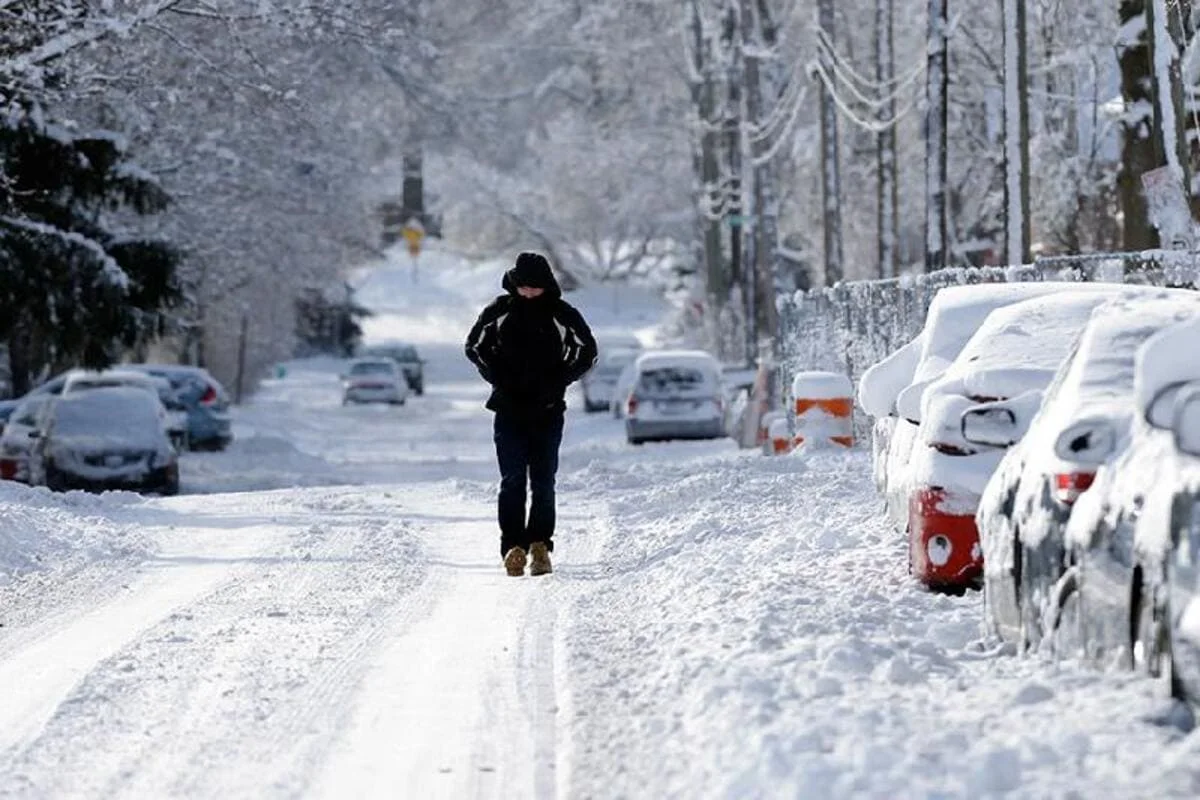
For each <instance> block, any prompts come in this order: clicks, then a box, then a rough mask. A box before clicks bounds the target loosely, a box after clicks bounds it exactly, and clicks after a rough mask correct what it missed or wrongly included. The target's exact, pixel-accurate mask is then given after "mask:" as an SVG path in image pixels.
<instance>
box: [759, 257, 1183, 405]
mask: <svg viewBox="0 0 1200 800" xmlns="http://www.w3.org/2000/svg"><path fill="white" fill-rule="evenodd" d="M1198 265H1200V258H1198V257H1197V255H1196V254H1194V253H1190V252H1185V251H1174V250H1171V251H1168V250H1152V251H1147V252H1143V253H1105V254H1098V255H1086V256H1059V257H1054V258H1044V259H1040V260H1038V261H1036V262H1035V263H1033V264H1028V265H1024V266H1019V267H978V268H955V269H946V270H940V271H938V272H932V273H929V274H925V275H916V276H905V277H901V278H890V279H886V280H873V281H854V282H850V283H841V284H838V285H837V286H835V287H833V288H830V289H812V290H809V291H807V292H797V293H796V294H795V295H793V296H791V297H787V298H783V299H782V300H781V302H780V304H779V326H780V328H779V329H780V350H781V363H780V366H781V367H782V369H781V370H780V371H779V372H780V378H781V379H783V381H784V383H785V384H786V382H787V376H789V375H792V374H794V373H796V372H797V371H800V370H812V369H820V370H829V371H832V372H844V373H845V374H846V375H848V376H850V379H851V380H852V381H854V382H855V384H856V385H857V381H858V378H859V377H860V376H861V375H862V373H863V372H864V371H865V370H866V369H867V368H868V367H870V366H871V365H872V364H874V363H875V362H877V361H879V360H880V359H882V358H883V357H884V356H886V355H888V354H889V353H891V352H893V351H894V350H896V349H897V348H899V347H900V346H901V345H903V344H905V343H906V342H908V341H909V340H911V339H912V338H913V337H914V336H916V335H917V334H918V333H919V332H920V330H921V328H922V326H923V325H924V324H925V315H926V313H927V311H928V310H929V304H930V302H931V301H932V300H933V296H934V295H935V294H937V292H938V290H939V289H943V288H945V287H947V286H962V285H968V284H978V283H1013V282H1025V281H1075V282H1106V283H1129V284H1142V285H1151V286H1164V287H1167V286H1169V287H1186V288H1200V267H1198ZM784 396H786V389H785V390H784ZM860 422H861V420H860Z"/></svg>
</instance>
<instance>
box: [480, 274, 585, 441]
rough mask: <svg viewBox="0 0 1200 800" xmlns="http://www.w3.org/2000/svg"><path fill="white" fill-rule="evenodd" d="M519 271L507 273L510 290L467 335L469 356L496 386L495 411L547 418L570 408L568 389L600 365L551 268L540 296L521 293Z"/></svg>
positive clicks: (543, 278) (540, 280)
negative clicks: (522, 294)
mask: <svg viewBox="0 0 1200 800" xmlns="http://www.w3.org/2000/svg"><path fill="white" fill-rule="evenodd" d="M514 275H515V270H510V271H509V272H507V273H505V275H504V280H503V281H502V282H501V285H502V286H503V288H504V289H505V291H506V292H507V293H506V294H503V295H500V296H499V297H497V298H496V299H495V300H493V301H492V302H491V303H490V304H489V305H488V306H487V308H485V309H484V310H483V312H482V313H481V314H480V315H479V319H478V320H476V321H475V324H474V326H472V328H471V332H470V333H469V334H467V342H466V353H467V358H469V359H470V360H471V363H473V364H474V365H475V367H476V368H477V369H478V370H479V374H480V375H482V376H483V379H484V380H485V381H487V382H488V383H490V384H491V385H492V394H491V396H490V397H489V398H488V401H487V407H488V408H489V409H491V410H492V411H496V412H504V413H510V414H515V415H519V416H523V417H529V418H540V417H547V416H550V415H552V414H555V413H562V412H563V411H564V410H565V409H566V404H565V403H564V402H563V395H564V393H565V392H566V389H567V386H569V385H570V384H571V383H574V382H575V381H577V380H579V379H580V378H581V377H583V375H584V373H586V372H587V371H588V370H589V369H591V368H592V365H593V364H595V363H596V340H595V338H594V337H593V336H592V331H591V329H590V328H588V325H587V323H586V322H585V321H584V319H583V316H582V315H581V314H580V313H579V311H578V310H576V309H575V307H574V306H572V305H571V304H570V303H568V302H567V301H565V300H563V299H562V291H561V290H560V289H559V286H558V282H557V281H556V280H555V279H554V276H553V274H552V273H551V272H550V270H549V266H548V265H547V267H546V269H545V274H544V275H541V276H540V277H539V278H538V279H537V281H536V282H531V281H530V279H529V278H528V276H526V277H525V278H524V279H523V280H522V281H521V284H522V285H525V286H538V285H540V286H541V287H542V288H543V289H544V290H545V291H544V292H543V293H542V295H541V296H539V297H536V298H524V297H521V296H520V295H519V294H517V283H516V282H515V280H514Z"/></svg>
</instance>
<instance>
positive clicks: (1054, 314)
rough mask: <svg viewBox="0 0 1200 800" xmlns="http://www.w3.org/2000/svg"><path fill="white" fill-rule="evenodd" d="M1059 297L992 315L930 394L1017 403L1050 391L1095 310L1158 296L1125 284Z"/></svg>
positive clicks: (1026, 302)
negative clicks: (1114, 301)
mask: <svg viewBox="0 0 1200 800" xmlns="http://www.w3.org/2000/svg"><path fill="white" fill-rule="evenodd" d="M1103 288H1105V287H1102V286H1100V285H1094V286H1093V287H1092V288H1090V289H1085V290H1083V291H1076V289H1075V287H1074V286H1073V287H1072V289H1071V291H1059V292H1057V293H1055V294H1052V295H1048V296H1042V297H1034V298H1032V299H1029V300H1023V301H1021V302H1019V303H1015V304H1013V305H1008V306H1004V307H1002V308H998V309H996V310H994V311H992V312H991V313H990V314H988V317H987V319H986V320H984V322H983V324H982V325H980V326H979V330H978V331H976V332H975V334H974V335H973V336H972V337H971V339H970V341H968V342H967V344H966V346H965V347H963V349H962V352H961V353H959V355H958V358H957V359H955V361H954V363H953V364H951V365H950V367H949V368H948V369H947V370H946V371H945V373H944V374H943V375H942V376H941V378H939V379H938V380H937V382H936V383H935V384H933V385H931V386H930V388H929V390H928V391H926V392H925V396H926V398H928V397H929V396H930V395H932V394H934V393H935V391H947V390H949V391H958V392H962V393H964V394H967V395H969V396H974V397H988V398H1007V397H1015V396H1017V395H1019V394H1022V393H1024V392H1026V391H1029V390H1031V389H1044V388H1045V387H1046V385H1047V384H1048V383H1049V382H1050V379H1051V378H1053V376H1054V373H1055V372H1057V371H1058V367H1059V365H1060V364H1061V363H1062V360H1063V359H1064V358H1065V357H1066V355H1067V353H1068V352H1070V349H1071V346H1072V345H1073V344H1074V343H1075V341H1076V339H1077V338H1078V337H1079V333H1080V331H1082V330H1083V328H1084V326H1085V325H1086V324H1087V322H1088V319H1089V318H1090V317H1091V315H1092V311H1093V309H1095V308H1096V307H1097V306H1100V305H1102V304H1103V303H1105V302H1106V301H1107V300H1109V299H1111V298H1112V297H1114V296H1125V295H1128V296H1139V295H1140V296H1152V295H1154V294H1160V293H1161V292H1162V290H1161V289H1150V288H1146V289H1145V290H1141V291H1139V290H1138V289H1136V288H1134V289H1130V288H1129V287H1124V286H1121V285H1119V284H1109V285H1107V287H1106V290H1100V291H1098V290H1097V289H1103Z"/></svg>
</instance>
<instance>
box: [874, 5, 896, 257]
mask: <svg viewBox="0 0 1200 800" xmlns="http://www.w3.org/2000/svg"><path fill="white" fill-rule="evenodd" d="M893 2H894V0H875V80H876V82H878V83H879V85H880V86H883V87H886V89H885V91H886V92H887V94H889V95H891V94H892V93H893V89H892V81H893V80H894V77H895V71H896V59H895V51H894V48H893V43H894V38H893V19H892V10H893V9H892V4H893ZM895 118H896V101H895V98H891V99H889V100H888V101H887V102H886V103H884V105H883V107H881V108H880V109H879V115H878V119H879V121H880V123H885V122H886V123H890V122H891V121H892V120H894V119H895ZM875 149H876V152H875V159H876V168H877V172H878V178H877V189H878V194H877V198H876V210H877V214H876V233H877V236H878V243H879V253H878V256H879V277H881V278H891V277H894V276H895V275H896V262H897V257H896V244H897V232H898V230H899V227H900V225H899V212H898V208H899V195H898V189H897V186H898V185H899V175H898V171H899V165H898V164H897V163H896V129H895V127H894V126H893V125H891V124H889V125H888V127H887V128H886V129H884V130H880V131H879V133H877V134H876V137H875Z"/></svg>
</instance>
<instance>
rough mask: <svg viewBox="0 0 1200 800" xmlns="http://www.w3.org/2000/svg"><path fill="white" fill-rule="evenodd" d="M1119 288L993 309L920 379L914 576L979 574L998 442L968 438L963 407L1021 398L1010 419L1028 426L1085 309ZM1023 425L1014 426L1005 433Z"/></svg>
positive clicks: (952, 582)
mask: <svg viewBox="0 0 1200 800" xmlns="http://www.w3.org/2000/svg"><path fill="white" fill-rule="evenodd" d="M1121 288H1122V287H1121V286H1120V285H1117V284H1110V291H1108V292H1105V291H1097V290H1095V289H1093V290H1090V291H1083V292H1073V291H1060V292H1057V293H1055V294H1053V295H1045V296H1041V297H1035V298H1033V299H1030V300H1023V301H1021V302H1019V303H1014V304H1012V305H1007V306H1004V307H1002V308H998V309H996V310H994V311H992V312H991V313H990V314H988V316H987V319H985V320H984V322H983V324H982V325H980V326H979V329H978V330H977V331H976V332H975V334H974V335H973V336H972V337H971V338H970V340H969V341H968V342H967V344H966V346H964V347H963V349H962V352H961V353H959V354H958V357H957V358H956V359H955V360H954V363H953V364H951V365H950V366H949V367H948V368H947V369H946V370H945V372H943V373H942V375H941V376H940V377H939V378H938V379H937V380H936V381H933V382H932V383H931V384H929V385H928V386H927V387H925V388H924V389H923V398H922V411H921V419H920V425H919V428H918V433H917V446H916V447H915V448H914V450H913V454H912V460H911V462H910V463H909V466H908V471H907V483H906V488H907V489H908V510H909V513H908V539H909V565H910V567H911V570H912V574H913V575H914V576H915V577H916V578H917V579H918V580H920V581H921V582H922V583H924V584H925V585H927V586H929V587H930V588H932V589H935V590H940V591H951V592H961V591H963V590H965V589H966V588H969V587H973V586H978V585H979V584H980V583H981V582H982V578H983V552H982V549H981V547H980V543H979V533H978V529H977V528H976V525H975V514H976V512H977V511H978V506H979V499H980V496H981V495H982V494H983V490H984V488H985V486H986V485H987V482H988V480H989V479H990V478H991V477H992V473H993V472H994V471H995V469H996V467H997V466H998V465H999V463H1000V460H1001V458H1002V457H1003V455H1004V448H1003V447H999V446H996V447H989V446H978V445H974V444H971V443H970V442H967V441H966V440H965V439H964V438H963V427H962V419H963V414H964V412H966V411H968V410H969V409H971V408H972V407H974V406H977V405H980V404H994V403H996V402H998V401H1006V400H1014V406H1013V408H1014V409H1015V408H1017V405H1016V404H1015V403H1016V399H1018V398H1019V399H1020V401H1019V402H1020V403H1021V404H1022V405H1021V406H1020V407H1021V408H1022V409H1023V410H1024V411H1025V414H1024V415H1023V418H1021V419H1018V423H1023V425H1025V426H1027V425H1028V424H1029V422H1030V420H1031V419H1032V417H1033V412H1034V411H1036V407H1037V404H1038V403H1039V402H1040V396H1039V395H1040V393H1041V392H1042V391H1044V390H1045V388H1046V386H1047V385H1048V384H1049V383H1050V381H1051V379H1052V378H1053V377H1054V374H1055V373H1056V372H1057V371H1058V368H1059V366H1060V365H1061V363H1062V361H1063V359H1064V358H1065V357H1066V356H1067V354H1068V353H1069V352H1070V350H1071V347H1072V346H1073V344H1074V342H1075V340H1076V339H1077V338H1078V336H1079V334H1080V332H1081V331H1082V330H1083V328H1084V326H1085V325H1086V324H1087V321H1088V318H1089V317H1090V316H1091V313H1092V309H1094V308H1095V307H1096V306H1098V305H1101V304H1102V303H1104V302H1105V301H1106V300H1107V299H1110V298H1111V297H1113V296H1114V295H1115V294H1116V293H1117V292H1119V291H1120V290H1121ZM906 391H907V390H906ZM900 402H901V405H903V396H902V397H901V401H900ZM1022 433H1023V428H1022V427H1021V426H1020V425H1018V426H1014V430H1013V435H1012V443H1015V442H1017V441H1019V440H1020V438H1021V434H1022Z"/></svg>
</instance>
